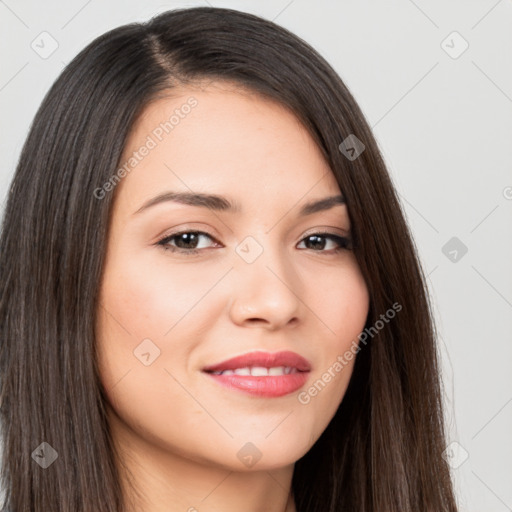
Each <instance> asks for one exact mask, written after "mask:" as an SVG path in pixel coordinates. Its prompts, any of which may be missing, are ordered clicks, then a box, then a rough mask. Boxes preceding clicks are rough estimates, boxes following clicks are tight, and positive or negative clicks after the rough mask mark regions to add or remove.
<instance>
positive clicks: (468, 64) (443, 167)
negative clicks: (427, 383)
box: [0, 0, 512, 512]
mask: <svg viewBox="0 0 512 512" xmlns="http://www.w3.org/2000/svg"><path fill="white" fill-rule="evenodd" d="M207 4H209V5H213V6H215V7H231V8H235V9H238V10H243V11H248V12H252V13H255V14H258V15H260V16H263V17H265V18H268V19H271V20H274V21H275V22H276V23H279V24H281V25H283V26H284V27H286V28H288V29H290V30H292V31H293V32H295V33H296V34H297V35H299V36H301V37H302V38H303V39H305V40H306V41H308V42H309V43H310V44H312V45H313V46H314V47H315V48H316V49H317V50H318V51H319V52H320V53H321V54H322V55H323V56H324V57H325V58H326V59H327V60H328V61H329V62H330V63H331V64H332V65H333V66H334V68H335V69H336V70H337V71H338V73H339V74H340V76H341V77H342V79H343V80H344V81H345V83H346V84H347V86H348V87H349V88H350V90H351V91H352V93H353V94H354V96H355V98H356V100H357V101H358V102H359V104H360V106H361V108H362V109H363V112H364V113H365V115H366V117H367V119H368V121H369V123H370V125H371V126H372V128H373V130H374V133H375V136H376V137H377V140H378V142H379V145H380V147H381V149H382V151H383V154H384V157H385V159H386V161H387V164H388V167H389V170H390V173H391V175H392V179H393V181H394V183H395V185H396V188H397V190H398V191H399V194H400V198H401V200H402V203H403V206H404V209H405V212H406V215H407V219H408V222H409V224H410V225H411V228H412V230H413V233H414V237H415V241H416V244H417V247H418V250H419V253H420V257H421V259H422V262H423V265H424V268H425V271H426V273H428V275H429V287H430V293H431V295H432V299H433V301H434V306H435V314H436V319H437V325H438V329H439V334H440V338H439V348H440V352H441V355H442V364H443V378H444V383H445V394H446V396H445V402H446V416H447V423H448V433H449V442H450V443H454V444H451V446H450V447H449V449H448V451H447V457H448V459H449V461H450V464H451V466H452V468H453V478H454V481H455V485H456V489H457V493H458V497H459V502H460V507H461V511H466V512H483V511H485V512H505V511H507V510H512V485H510V483H511V482H512V462H511V461H512V442H511V433H512V344H511V343H510V341H511V331H512V314H511V313H512V265H511V263H512V257H511V256H512V236H510V235H511V233H512V172H511V163H512V69H511V65H512V60H511V56H512V30H511V28H512V23H511V22H512V2H511V1H510V0H500V1H496V0H485V1H483V0H482V1H459V2H453V1H450V2H447V1H444V2H443V1H440V0H436V1H430V2H427V1H426V0H421V1H420V0H415V1H413V0H402V1H385V2H375V3H374V2H370V1H361V0H359V1H347V0H342V1H334V0H333V1H315V2H313V1H309V2H308V1H306V0H292V1H290V0H279V1H273V2H272V1H240V0H239V1H224V2H220V1H214V0H212V1H211V2H173V1H168V2H161V1H144V2H140V1H139V2H137V1H134V0H128V1H123V2H122V1H120V0H110V1H108V2H106V1H100V0H89V1H87V0H69V1H66V2H64V1H60V2H59V1H55V0H52V1H45V2H44V3H43V2H37V1H36V0H30V1H29V0H26V1H16V0H6V1H0V20H1V21H0V29H1V30H0V38H1V52H2V53H1V56H0V60H1V72H0V108H1V111H2V116H1V121H0V123H1V135H2V136H1V137H0V155H1V159H2V165H1V168H0V205H3V202H4V201H5V197H6V194H7V190H8V186H9V182H10V180H11V178H12V174H13V172H14V168H15V164H16V161H17V158H18V156H19V152H20V150H21V146H22V143H23V141H24V138H25V137H26V134H27V131H28V128H29V126H30V123H31V121H32V118H33V116H34V114H35V112H36V109H37V108H38V106H39V104H40V102H41V100H42V98H43V95H44V94H45V93H46V91H47V90H48V89H49V87H50V86H51V84H52V83H53V81H54V80H55V79H56V78H57V76H58V75H59V73H60V72H61V70H62V68H63V66H64V64H66V63H68V62H69V61H70V60H71V59H72V58H73V57H74V56H75V55H76V54H77V53H78V52H79V51H80V50H81V49H82V48H83V47H84V46H85V45H86V44H88V43H89V42H90V41H92V40H93V39H94V38H96V37H97V36H99V35H100V34H102V33H104V32H105V31H107V30H109V29H111V28H114V27H116V26H119V25H122V24H125V23H129V22H132V21H144V20H147V19H148V18H149V17H151V16H152V15H154V14H157V13H159V12H162V11H164V10H167V9H169V8H172V7H184V6H195V5H207ZM44 31H46V32H48V33H49V34H51V37H52V38H53V39H54V40H55V41H56V44H58V47H57V49H56V50H55V51H54V52H53V53H52V54H51V55H50V56H48V57H47V58H42V57H41V56H40V54H39V53H37V52H36V51H35V50H34V49H32V47H31V44H32V45H33V46H35V47H37V46H36V45H38V46H39V48H41V49H40V50H38V51H40V52H41V51H43V48H42V47H43V45H44V48H45V49H46V50H49V49H51V46H50V44H51V41H50V39H49V38H48V37H49V36H41V35H40V34H41V33H42V32H44ZM454 31H456V32H457V33H458V35H457V34H453V32H454ZM43 37H46V38H47V39H45V40H44V41H43V40H42V38H43ZM443 41H444V42H443ZM466 45H469V46H468V48H467V49H466V50H465V51H463V52H462V50H464V48H465V46H466ZM461 52H462V53H461ZM453 237H456V239H455V240H452V241H451V242H449V241H450V240H451V239H452V238H453ZM447 243H448V245H445V244H447ZM462 244H463V245H462ZM464 246H465V247H466V248H467V253H465V254H463V252H464ZM443 248H444V249H443ZM454 251H455V252H454ZM411 343H414V340H411Z"/></svg>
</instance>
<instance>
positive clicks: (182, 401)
mask: <svg viewBox="0 0 512 512" xmlns="http://www.w3.org/2000/svg"><path fill="white" fill-rule="evenodd" d="M191 98H192V99H191ZM187 105H188V106H187ZM173 115H174V117H172V116H173ZM169 119H171V121H170V123H169ZM166 121H167V122H168V124H167V125H165V122H166ZM162 127H163V128H162ZM143 146H145V147H146V148H148V149H147V150H143V149H141V148H142V147H143ZM134 152H137V155H138V156H134ZM130 158H132V160H131V163H132V164H133V165H132V167H131V168H130V170H129V172H128V171H127V172H126V173H121V176H122V175H123V174H124V177H122V179H121V181H120V182H119V183H118V184H117V187H116V190H115V193H116V197H115V202H114V207H113V213H112V217H111V224H110V231H109V236H108V243H107V254H106V262H105V267H104V273H103V278H102V282H101V289H100V303H101V306H100V307H99V310H98V322H97V326H96V328H97V347H98V358H99V367H100V373H101V380H102V385H103V386H104V388H105V392H106V395H107V398H108V408H109V414H110V415H111V420H112V425H113V428H114V431H115V432H116V435H118V436H119V437H120V438H121V437H123V438H124V439H126V440H127V442H128V441H129V442H130V446H131V447H132V449H133V450H136V449H138V448H141V449H142V447H144V449H145V450H146V453H149V452H150V451H151V452H153V453H160V454H162V456H165V457H167V458H169V459H172V457H175V456H179V457H180V458H186V459H188V460H190V461H197V462H199V463H201V464H208V465H216V466H221V467H224V468H228V469H230V470H236V471H250V470H251V468H252V467H254V468H255V469H258V470H261V469H265V468H277V467H284V466H287V465H291V464H293V463H294V462H295V461H296V460H298V459H299V458H300V457H301V456H303V455H304V454H305V453H306V452H307V451H308V450H309V449H310V448H311V447H312V445H313V444H314V443H315V441H316V440H317V439H318V438H319V437H320V435H321V434H322V432H323V431H324V429H325V428H326V427H327V425H328V423H329V421H330V420H331V419H332V417H333V416H334V414H335V412H336V410H337V408H338V406H339V404H340V402H341V401H342V399H343V396H344V393H345V391H346V388H347V386H348V383H349V380H350V377H351V373H352V369H353V365H354V361H355V360H354V359H351V360H347V361H345V363H344V364H343V365H342V366H343V367H342V368H341V369H340V366H341V364H340V363H339V356H342V355H343V354H344V353H345V352H346V351H347V350H349V349H350V348H351V347H354V342H355V341H357V336H358V334H359V333H360V332H361V331H362V330H363V328H364V325H365V321H366V317H367V313H368V307H369V296H368V291H367V287H366V284H365V281H364V279H363V277H362V275H361V273H360V270H359V267H358V264H357V261H356V259H355V256H354V253H353V252H352V250H351V249H350V243H349V245H348V248H347V244H346V241H345V239H349V238H350V222H349V217H348V212H347V207H346V205H345V204H343V203H341V202H333V203H332V204H330V205H329V206H330V207H329V208H327V209H321V208H316V209H315V208H313V209H311V208H310V209H309V211H306V212H303V211H302V210H303V207H305V205H308V204H310V203H313V202H316V201H318V200H321V199H325V198H330V197H333V196H339V195H340V194H342V191H341V190H340V188H339V186H338V184H337V182H336V180H335V178H334V176H333V174H332V172H331V170H330V168H329V166H328V164H327V162H326V161H325V160H324V158H323V157H322V154H321V152H320V151H319V149H318V148H317V146H316V145H315V143H314V141H313V140H312V138H311V137H310V135H309V134H308V133H307V131H306V129H305V128H304V127H303V126H302V125H301V124H300V123H299V121H298V120H297V119H296V118H295V117H294V116H293V115H292V114H291V113H290V112H289V111H287V110H286V109H285V108H284V107H282V106H280V105H278V104H276V103H273V102H271V101H269V100H266V99H262V98H261V97H259V96H257V95H256V94H254V93H252V94H249V93H247V92H242V91H241V90H238V89H236V88H235V87H234V86H228V85H227V84H222V85H221V84H216V85H213V84H211V85H210V86H209V87H208V88H205V89H203V90H201V89H199V88H191V87H190V88H189V87H187V88H186V89H185V88H182V89H180V90H179V91H178V90H177V89H176V90H174V91H173V95H172V97H168V98H163V99H162V98H161V99H159V100H157V101H155V102H153V103H152V104H150V105H149V106H148V107H147V108H146V110H145V112H144V114H143V116H142V117H141V118H140V119H139V121H138V123H137V124H136V125H135V126H134V129H133V131H132V134H131V136H130V138H129V140H128V142H127V144H126V147H125V151H124V155H123V158H122V162H121V165H123V164H124V163H125V162H129V161H130ZM126 169H128V167H126ZM170 192H173V193H190V194H193V193H201V194H210V195H217V196H222V197H223V198H225V199H224V200H220V201H219V200H217V201H215V202H210V203H208V204H207V207H205V206H204V205H205V203H204V202H203V204H202V205H201V204H199V205H198V204H191V203H192V201H190V200H189V201H188V202H187V203H183V202H178V201H176V200H170V199H169V196H167V197H166V198H164V197H162V194H168V193H170ZM155 198H159V199H155ZM228 201H229V203H231V204H232V205H234V207H236V208H237V209H234V210H232V209H230V208H227V207H226V205H227V204H228ZM255 351H258V352H266V353H269V354H271V355H272V354H274V355H275V354H276V353H278V352H281V351H289V352H293V353H295V354H297V355H298V356H300V357H302V358H304V359H305V360H306V361H307V362H308V364H309V371H307V372H299V374H298V375H297V374H295V371H296V370H294V369H292V370H291V372H292V373H293V375H292V374H290V375H280V376H279V375H276V376H272V375H270V376H258V375H257V372H258V371H256V372H254V373H256V375H252V376H251V375H249V376H247V375H243V373H244V372H247V370H242V371H241V372H237V373H242V375H235V376H231V377H229V372H228V374H224V375H223V376H221V377H220V378H219V377H218V376H214V375H212V374H210V373H207V372H205V371H203V370H204V368H205V367H208V366H211V365H216V364H217V363H221V362H223V361H226V360H228V359H231V358H233V357H236V356H243V355H246V354H249V353H252V352H255ZM283 361H284V362H283ZM283 361H281V360H276V361H275V364H271V366H274V367H275V366H280V365H284V366H290V368H292V367H294V368H295V366H294V362H293V360H283ZM337 361H338V365H336V362H337ZM262 365H263V363H261V362H257V363H256V364H249V363H247V362H241V363H240V364H239V366H240V367H251V366H260V367H261V366H262ZM297 369H299V368H297ZM329 369H330V378H328V377H329V376H326V375H325V374H326V372H327V371H328V370H329ZM249 371H251V370H249ZM286 371H288V370H286ZM273 372H275V373H276V374H277V373H282V370H274V371H273ZM271 373H272V372H271ZM237 379H238V380H237ZM263 379H271V380H272V383H273V384H272V385H271V386H270V387H272V386H274V385H275V387H273V388H272V389H273V391H272V390H270V391H269V389H268V388H269V385H268V383H269V382H271V381H270V380H269V381H267V384H265V382H263ZM234 381H236V382H238V384H237V386H239V387H237V386H235V387H232V386H230V385H229V382H231V384H233V382H234ZM236 382H235V384H236ZM290 383H291V384H290ZM315 383H316V387H315ZM293 384H295V386H293ZM240 386H241V387H242V388H249V389H241V387H240ZM251 386H252V388H251ZM254 386H256V388H257V389H259V390H260V392H256V391H254ZM287 386H288V387H287ZM251 389H252V390H253V391H251ZM262 390H263V391H262ZM315 390H316V391H315ZM247 455H249V456H252V457H253V458H254V457H256V458H258V457H259V460H258V461H257V463H256V464H254V465H251V462H250V460H251V459H248V458H247V457H246V456H247ZM254 460H256V459H254Z"/></svg>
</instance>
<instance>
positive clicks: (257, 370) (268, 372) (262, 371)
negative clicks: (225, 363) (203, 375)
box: [212, 366, 297, 377]
mask: <svg viewBox="0 0 512 512" xmlns="http://www.w3.org/2000/svg"><path fill="white" fill-rule="evenodd" d="M212 373H213V374H214V375H246V376H247V375H251V376H253V377H268V376H271V377H272V376H279V375H289V374H290V373H297V368H291V367H290V366H275V367H273V368H264V367H262V366H253V367H248V366H247V367H245V368H236V369H235V370H224V371H222V372H219V371H216V372H212Z"/></svg>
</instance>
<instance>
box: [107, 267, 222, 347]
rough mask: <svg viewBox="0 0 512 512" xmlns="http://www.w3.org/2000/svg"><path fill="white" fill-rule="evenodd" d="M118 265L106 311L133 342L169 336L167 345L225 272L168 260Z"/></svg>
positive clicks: (111, 276)
mask: <svg viewBox="0 0 512 512" xmlns="http://www.w3.org/2000/svg"><path fill="white" fill-rule="evenodd" d="M117 262H118V263H116V264H115V265H112V267H111V268H110V269H109V272H108V276H109V277H108V279H107V280H106V282H105V283H104V287H103V293H102V304H103V305H104V307H105V309H106V310H107V311H108V312H109V313H111V315H112V317H113V318H115V320H116V321H117V322H118V323H119V324H120V326H121V327H123V328H124V329H125V330H126V331H128V332H130V334H131V335H132V336H133V337H134V338H133V339H135V338H136V339H139V340H142V339H144V338H151V339H155V340H163V339H164V337H165V339H166V342H167V343H168V342H169V337H170V334H169V335H168V336H166V335H167V334H168V333H169V331H170V330H172V329H173V328H174V326H175V325H178V324H179V322H181V321H182V320H185V317H187V316H190V314H192V315H193V310H194V309H196V308H197V306H198V305H199V303H200V302H201V301H202V299H203V298H204V297H205V295H206V294H207V293H208V290H209V289H210V288H212V286H214V284H215V283H216V282H217V281H218V280H219V276H222V275H223V274H224V272H225V271H224V270H223V269H219V268H216V269H215V271H212V269H211V268H210V269H207V268H206V265H203V266H202V267H201V266H195V267H194V268H192V266H191V265H186V264H184V265H176V264H174V265H171V264H169V263H168V262H167V260H166V259H165V258H160V259H159V261H158V262H155V261H154V259H153V260H152V261H145V260H144V258H140V259H136V258H131V259H130V261H125V262H123V261H122V260H120V259H119V258H118V259H117ZM202 311H203V312H204V309H203V310H202ZM125 334H126V333H125Z"/></svg>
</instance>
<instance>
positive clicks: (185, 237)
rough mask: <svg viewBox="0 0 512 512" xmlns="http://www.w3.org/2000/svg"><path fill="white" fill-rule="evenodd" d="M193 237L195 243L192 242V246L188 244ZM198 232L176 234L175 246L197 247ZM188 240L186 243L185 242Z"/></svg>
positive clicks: (183, 247)
mask: <svg viewBox="0 0 512 512" xmlns="http://www.w3.org/2000/svg"><path fill="white" fill-rule="evenodd" d="M194 238H195V244H194V243H192V247H191V246H190V243H191V241H192V242H193V241H194ZM198 238H199V237H198V234H197V233H181V234H180V235H177V236H176V246H177V247H179V248H180V249H191V248H192V249H194V248H195V247H197V241H198ZM183 240H185V245H183V244H182V243H181V242H182V241H183ZM187 241H188V243H187Z"/></svg>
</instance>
